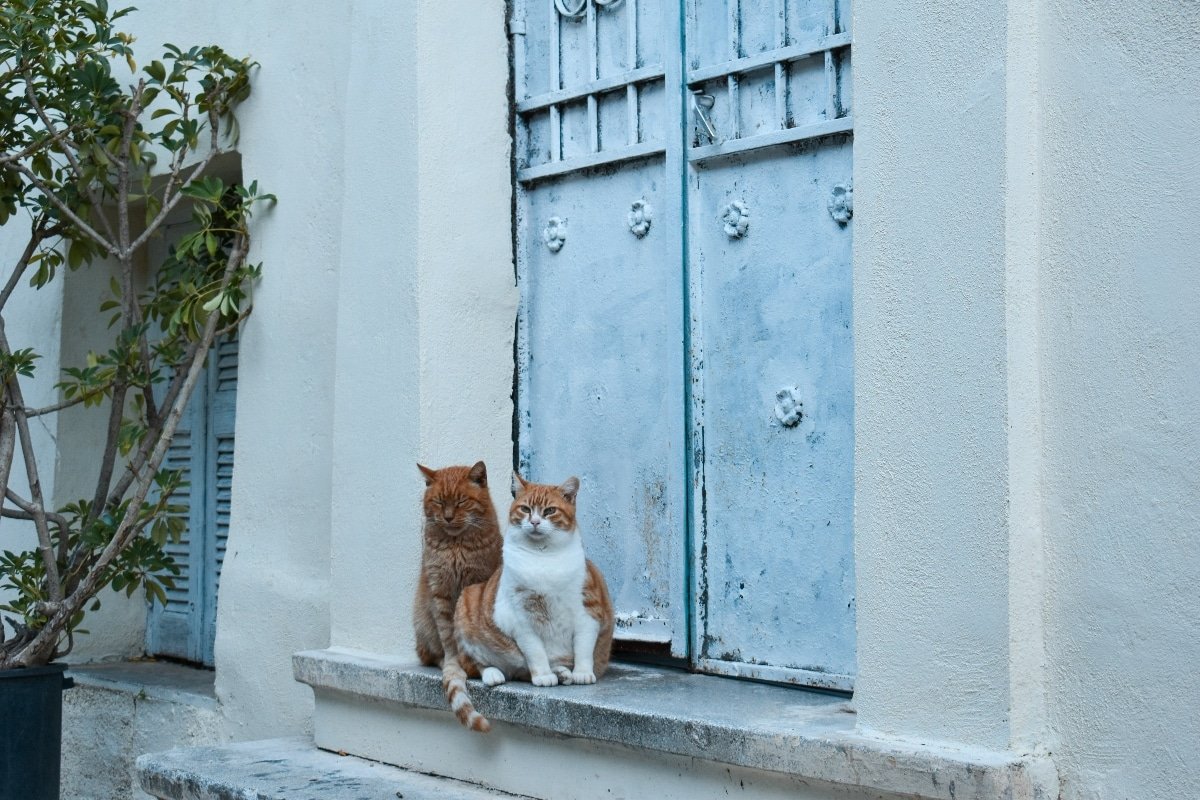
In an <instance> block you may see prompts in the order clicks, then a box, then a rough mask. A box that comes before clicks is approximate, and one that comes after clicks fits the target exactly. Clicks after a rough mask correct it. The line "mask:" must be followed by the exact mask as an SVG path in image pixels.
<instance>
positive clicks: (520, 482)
mask: <svg viewBox="0 0 1200 800" xmlns="http://www.w3.org/2000/svg"><path fill="white" fill-rule="evenodd" d="M528 485H529V481H527V480H525V479H524V478H522V477H521V473H519V472H517V471H516V470H513V479H512V493H513V497H516V496H517V495H519V494H520V493H521V490H522V489H524V488H525V487H526V486H528Z"/></svg>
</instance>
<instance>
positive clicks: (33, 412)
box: [25, 386, 108, 417]
mask: <svg viewBox="0 0 1200 800" xmlns="http://www.w3.org/2000/svg"><path fill="white" fill-rule="evenodd" d="M106 391H108V387H107V386H106V387H104V388H101V389H92V390H91V391H90V392H84V393H83V394H80V395H76V396H75V397H72V398H71V399H70V400H63V401H62V402H61V403H55V404H54V405H51V406H43V407H41V408H27V409H25V416H27V417H42V416H45V415H46V414H53V413H54V412H55V411H62V410H63V409H67V408H71V407H72V406H77V405H79V404H80V403H86V402H87V401H88V400H91V399H92V398H93V397H96V396H97V395H102V394H104V393H105V392H106Z"/></svg>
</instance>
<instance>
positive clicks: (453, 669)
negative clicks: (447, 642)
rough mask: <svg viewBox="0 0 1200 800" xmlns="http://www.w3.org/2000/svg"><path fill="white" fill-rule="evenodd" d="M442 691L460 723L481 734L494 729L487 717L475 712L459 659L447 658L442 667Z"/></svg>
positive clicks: (464, 672) (465, 674)
mask: <svg viewBox="0 0 1200 800" xmlns="http://www.w3.org/2000/svg"><path fill="white" fill-rule="evenodd" d="M442 691H444V692H445V693H446V700H447V701H449V703H450V709H451V710H452V711H453V712H454V715H455V716H456V717H458V721H459V722H461V723H462V724H463V725H465V726H466V727H468V728H470V729H471V730H473V731H479V732H480V733H487V732H488V731H490V730H491V729H492V723H490V722H488V721H487V717H485V716H483V714H480V713H479V712H478V711H476V710H475V704H474V703H472V702H471V695H469V694H467V673H466V671H465V670H464V669H463V668H462V666H461V665H460V664H459V663H458V661H457V659H454V658H452V657H447V658H446V663H445V664H443V665H442Z"/></svg>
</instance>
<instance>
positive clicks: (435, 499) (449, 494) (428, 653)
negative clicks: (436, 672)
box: [413, 461, 503, 726]
mask: <svg viewBox="0 0 1200 800" xmlns="http://www.w3.org/2000/svg"><path fill="white" fill-rule="evenodd" d="M417 468H418V469H420V470H421V474H422V475H424V476H425V498H424V500H423V506H424V510H425V527H424V539H425V543H424V549H423V550H422V552H421V574H420V576H418V578H417V597H416V600H415V602H414V603H413V627H414V628H415V630H416V638H417V657H418V658H420V659H421V663H422V664H425V665H428V666H438V665H440V666H441V667H442V684H443V687H444V688H445V689H446V694H447V697H449V698H450V700H451V704H452V705H454V698H453V697H452V695H453V694H454V684H455V682H456V681H457V680H458V679H459V678H460V677H461V675H462V668H461V667H460V666H459V664H458V647H457V644H456V642H455V639H454V608H455V604H456V603H457V602H458V597H459V595H460V594H461V593H462V590H463V588H464V587H466V586H469V585H470V584H472V583H479V582H480V581H484V580H487V578H488V577H489V576H490V575H492V574H493V573H494V572H495V571H496V568H497V567H498V566H500V549H501V545H502V541H503V540H502V539H501V536H500V526H499V523H498V522H497V520H496V509H495V507H494V506H493V505H492V498H491V497H490V496H489V495H488V489H487V468H486V467H485V466H484V464H483V462H482V461H480V462H478V463H477V464H475V466H473V467H446V468H445V469H439V470H432V469H429V468H428V467H423V466H421V465H420V464H418V465H417ZM455 712H456V713H460V714H461V715H462V716H461V719H462V720H463V724H469V723H470V722H471V721H472V718H471V714H472V713H474V709H473V708H470V707H469V704H468V707H467V708H463V707H462V705H461V703H460V704H459V706H458V707H455ZM475 717H478V720H476V721H475V723H476V725H477V726H482V725H485V724H486V722H487V720H484V719H483V717H481V716H479V715H478V714H475ZM480 720H481V721H482V722H479V721H480Z"/></svg>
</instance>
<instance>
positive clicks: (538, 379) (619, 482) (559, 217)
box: [514, 0, 688, 656]
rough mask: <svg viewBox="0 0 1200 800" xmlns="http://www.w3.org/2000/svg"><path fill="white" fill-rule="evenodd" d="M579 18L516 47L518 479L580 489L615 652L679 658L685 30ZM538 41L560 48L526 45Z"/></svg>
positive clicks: (616, 9)
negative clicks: (677, 143)
mask: <svg viewBox="0 0 1200 800" xmlns="http://www.w3.org/2000/svg"><path fill="white" fill-rule="evenodd" d="M576 5H577V4H575V3H573V2H566V3H565V6H566V7H567V8H568V9H571V8H574V7H575V6H576ZM580 11H581V13H580V14H579V15H578V16H577V17H571V16H563V15H561V14H558V13H557V12H556V11H555V10H554V5H553V3H552V2H550V1H549V0H546V2H540V1H539V2H532V3H528V4H526V7H525V9H524V15H525V16H524V29H525V30H526V32H527V33H526V35H525V36H520V35H518V36H517V37H515V41H514V66H515V67H516V68H517V69H518V75H517V80H516V83H517V86H518V93H517V96H518V102H517V111H518V125H517V134H518V142H517V152H518V154H519V155H518V164H517V175H518V190H517V199H518V211H517V215H518V282H519V284H520V287H521V299H522V306H521V314H520V321H519V328H518V362H519V372H518V378H519V380H518V407H519V420H520V423H519V424H520V427H521V430H520V461H521V468H522V470H523V471H524V472H525V473H526V474H527V477H531V478H532V479H534V480H537V481H551V482H557V481H561V480H564V479H565V478H567V477H568V476H569V475H578V476H579V478H580V480H581V482H582V488H581V489H580V495H579V510H580V523H581V530H582V531H583V536H584V541H585V544H586V547H587V551H588V556H589V557H590V558H591V559H592V560H594V561H595V562H596V563H597V564H598V565H599V566H600V567H601V569H602V570H603V571H604V574H605V576H606V578H607V580H608V583H609V588H610V591H611V592H612V596H613V602H614V605H615V606H616V612H617V619H618V627H617V633H616V635H617V637H618V638H622V639H629V640H637V641H649V642H658V643H662V644H666V645H670V646H671V649H672V651H673V652H674V653H675V654H677V655H680V656H682V655H685V654H686V650H687V639H688V636H687V627H686V622H687V619H686V614H687V590H686V584H685V579H684V564H685V558H686V556H685V553H686V542H687V520H686V510H687V503H686V479H685V474H686V470H685V461H684V458H685V456H684V452H683V450H684V441H685V436H684V418H683V414H682V409H683V408H684V396H683V379H684V370H683V366H682V364H683V334H682V325H681V320H682V319H683V289H682V286H683V277H682V274H683V265H682V256H681V240H682V222H681V217H680V209H681V202H680V191H681V185H680V180H679V164H680V161H679V151H678V148H675V151H674V152H673V153H672V154H670V155H668V154H667V153H666V150H667V147H668V142H667V139H668V136H667V134H666V132H667V131H668V130H675V131H677V130H679V124H680V123H679V116H680V113H681V112H680V111H679V109H678V108H674V109H673V108H670V107H669V102H670V101H669V99H668V98H669V97H671V96H675V97H677V95H671V93H668V92H665V91H664V90H663V86H664V81H665V80H666V79H667V75H666V71H665V70H664V65H663V62H662V53H663V52H664V51H665V50H668V49H670V48H671V47H672V45H671V44H670V43H668V42H666V41H665V39H666V38H667V37H666V36H665V34H664V32H665V31H667V30H671V29H672V28H671V27H670V26H669V25H668V24H665V23H664V20H663V16H664V14H667V15H668V16H670V15H671V14H670V13H669V11H668V10H665V9H664V6H663V4H662V3H659V2H652V1H651V0H637V2H635V1H634V0H624V2H621V3H618V4H613V5H610V6H605V7H597V6H596V5H594V4H591V3H586V4H583V6H581V7H580ZM519 18H520V17H518V19H519ZM676 19H677V17H676ZM647 29H649V30H652V31H654V32H655V33H656V36H655V37H654V42H653V46H649V44H650V39H649V38H648V37H647V36H646V35H645V31H646V30H647ZM674 29H675V30H678V27H677V24H676V27H675V28H674ZM532 31H545V32H547V35H548V36H549V37H550V40H549V41H548V42H545V43H532V42H530V43H529V44H528V47H526V46H525V44H524V42H526V41H528V40H529V39H530V38H531V34H530V32H532ZM635 43H636V46H635ZM674 47H675V52H677V43H675V44H674ZM677 75H678V70H677V69H673V70H672V77H673V78H674V79H675V83H676V85H678V78H677ZM547 76H548V78H549V80H548V81H547V80H546V77H547ZM534 87H536V88H537V89H541V90H542V91H541V93H540V94H529V92H528V89H530V88H534ZM543 87H544V88H543ZM668 176H670V177H668ZM631 214H632V215H634V217H633V218H631Z"/></svg>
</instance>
